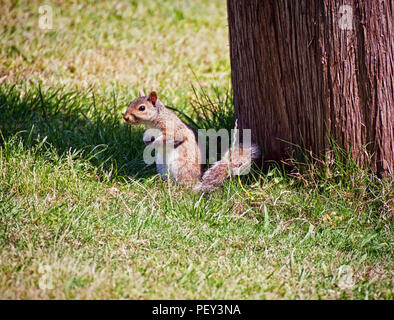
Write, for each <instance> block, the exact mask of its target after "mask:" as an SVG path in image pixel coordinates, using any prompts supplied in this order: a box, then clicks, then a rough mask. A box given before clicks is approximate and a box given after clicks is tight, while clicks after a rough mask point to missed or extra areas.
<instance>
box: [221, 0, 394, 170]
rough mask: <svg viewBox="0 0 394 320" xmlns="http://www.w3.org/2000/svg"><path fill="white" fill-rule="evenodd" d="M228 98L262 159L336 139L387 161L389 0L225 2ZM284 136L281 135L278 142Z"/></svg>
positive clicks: (393, 141)
mask: <svg viewBox="0 0 394 320" xmlns="http://www.w3.org/2000/svg"><path fill="white" fill-rule="evenodd" d="M227 5H228V21H229V35H230V57H231V67H232V74H231V75H232V84H233V90H234V104H235V112H236V117H237V119H238V125H239V128H241V129H242V128H251V129H252V137H254V139H255V140H256V142H257V143H258V144H259V145H260V146H261V147H262V149H263V152H264V154H265V159H274V160H280V159H283V158H285V157H286V156H287V152H288V149H289V148H291V145H290V144H289V143H288V142H290V143H293V144H298V145H302V146H304V147H306V148H308V149H310V150H312V151H313V152H314V153H315V154H321V152H322V151H324V150H326V149H327V148H328V147H329V143H328V137H333V138H334V140H335V141H336V142H337V143H338V144H339V145H340V146H342V147H344V148H346V149H349V148H351V149H352V152H353V155H354V157H357V156H358V155H359V154H360V153H361V155H360V157H359V161H360V164H361V165H364V164H365V163H366V161H365V160H366V156H365V153H363V152H360V151H361V150H362V146H365V145H366V147H367V150H368V152H369V153H370V154H373V159H372V160H373V167H374V169H375V171H376V172H378V173H379V174H387V173H392V172H393V167H394V133H393V131H394V130H393V125H394V112H393V108H394V81H393V80H394V79H393V77H394V70H393V69H394V44H393V43H394V40H393V37H394V35H393V31H394V30H393V24H394V16H393V12H394V1H393V0H379V1H374V0H359V1H357V0H346V1H338V0H316V1H309V0H275V1H274V0H272V1H269V0H243V1H239V0H228V1H227ZM285 141H286V142H285Z"/></svg>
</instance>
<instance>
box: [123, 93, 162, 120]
mask: <svg viewBox="0 0 394 320" xmlns="http://www.w3.org/2000/svg"><path fill="white" fill-rule="evenodd" d="M162 106H163V104H162V103H161V101H160V100H159V99H157V94H156V92H155V91H152V92H151V93H150V94H149V96H145V94H144V92H143V91H140V93H139V97H138V98H137V99H135V100H134V101H132V102H131V103H130V104H129V107H128V108H127V110H126V112H125V114H124V116H123V119H124V120H125V121H126V122H128V123H130V124H133V125H134V124H147V123H150V122H152V121H154V119H155V118H156V116H157V114H158V112H159V108H160V107H162Z"/></svg>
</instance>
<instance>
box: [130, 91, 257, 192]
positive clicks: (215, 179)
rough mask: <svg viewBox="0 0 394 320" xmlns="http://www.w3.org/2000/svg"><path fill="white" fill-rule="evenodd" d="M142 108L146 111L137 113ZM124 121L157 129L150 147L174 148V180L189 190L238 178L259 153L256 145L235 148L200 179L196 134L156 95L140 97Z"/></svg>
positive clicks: (207, 188)
mask: <svg viewBox="0 0 394 320" xmlns="http://www.w3.org/2000/svg"><path fill="white" fill-rule="evenodd" d="M141 106H144V107H145V109H144V110H139V109H140V107H141ZM123 118H124V119H125V121H127V122H128V123H130V124H132V125H136V124H145V125H146V126H147V127H149V128H151V127H154V128H157V129H159V130H160V131H161V136H160V137H157V138H156V139H155V140H154V141H153V143H160V144H165V143H173V144H174V147H175V148H176V150H177V159H176V162H177V173H176V176H175V177H174V179H175V180H176V181H177V182H180V183H183V184H185V185H187V186H189V187H192V186H194V188H193V190H195V191H200V192H211V191H213V190H215V189H216V188H218V187H220V186H221V185H222V183H223V181H224V180H225V179H226V178H227V177H229V176H231V175H238V174H240V173H241V172H242V170H244V169H245V168H246V167H247V166H249V165H250V164H251V162H252V160H254V159H257V158H258V157H259V156H260V151H259V149H258V147H257V146H255V145H253V146H252V147H251V148H249V149H244V148H237V149H236V150H233V151H232V152H231V150H230V151H229V152H228V153H227V154H226V155H225V156H224V157H223V159H222V160H220V161H218V162H216V163H215V164H214V165H213V166H212V167H211V168H210V169H209V170H207V171H206V172H205V174H204V175H203V176H202V177H201V175H202V167H201V164H200V163H201V161H200V159H201V152H200V149H199V147H198V141H197V133H196V132H194V130H192V129H191V127H190V126H188V125H187V124H186V123H184V122H183V121H182V120H181V119H179V117H178V116H177V115H176V114H175V113H173V112H172V111H171V110H169V109H167V108H166V107H165V106H164V105H163V104H162V103H161V102H160V100H159V99H158V98H157V95H156V93H155V92H151V93H150V95H149V96H145V95H144V94H143V93H140V97H139V98H137V99H136V100H134V101H132V102H131V103H130V105H129V107H128V108H127V110H126V113H125V114H124V117H123Z"/></svg>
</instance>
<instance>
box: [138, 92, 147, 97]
mask: <svg viewBox="0 0 394 320" xmlns="http://www.w3.org/2000/svg"><path fill="white" fill-rule="evenodd" d="M138 94H139V95H140V98H141V97H145V92H144V90H140V92H139V93H138Z"/></svg>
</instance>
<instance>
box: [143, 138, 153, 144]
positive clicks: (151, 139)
mask: <svg viewBox="0 0 394 320" xmlns="http://www.w3.org/2000/svg"><path fill="white" fill-rule="evenodd" d="M143 140H144V143H145V145H150V144H151V143H152V142H153V141H155V137H153V136H150V137H144V139H143Z"/></svg>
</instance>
